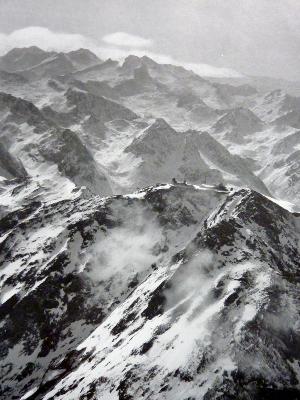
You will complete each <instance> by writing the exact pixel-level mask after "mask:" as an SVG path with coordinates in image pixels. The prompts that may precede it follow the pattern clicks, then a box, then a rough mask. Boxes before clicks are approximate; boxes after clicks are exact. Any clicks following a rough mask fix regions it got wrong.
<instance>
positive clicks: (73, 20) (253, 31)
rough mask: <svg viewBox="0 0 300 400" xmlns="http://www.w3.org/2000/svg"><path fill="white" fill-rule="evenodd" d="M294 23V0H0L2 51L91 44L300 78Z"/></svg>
mask: <svg viewBox="0 0 300 400" xmlns="http://www.w3.org/2000/svg"><path fill="white" fill-rule="evenodd" d="M299 21H300V1H299V0H151V1H149V0H0V53H1V54H3V53H4V52H6V51H7V50H9V49H10V48H12V47H22V46H29V45H31V44H32V45H37V46H40V47H42V48H51V49H57V50H68V49H75V48H78V47H88V48H90V49H91V50H94V51H96V52H97V53H98V54H99V55H100V56H102V57H112V58H122V57H124V56H125V55H126V54H129V53H133V54H137V55H143V54H148V55H149V56H152V57H153V58H156V59H157V60H158V61H161V62H174V63H177V64H182V65H184V66H187V67H189V66H190V67H191V69H194V70H197V67H199V68H200V70H201V68H202V69H203V68H204V69H205V68H207V71H209V68H210V66H214V67H218V69H215V72H216V75H218V74H220V75H222V74H223V75H230V74H233V75H234V74H235V72H234V71H239V72H240V73H242V74H248V75H265V76H272V77H281V78H286V79H290V80H300V78H299V73H300V24H299ZM203 64H204V66H203ZM206 64H208V65H206ZM220 68H221V69H220ZM211 71H213V69H212V70H211Z"/></svg>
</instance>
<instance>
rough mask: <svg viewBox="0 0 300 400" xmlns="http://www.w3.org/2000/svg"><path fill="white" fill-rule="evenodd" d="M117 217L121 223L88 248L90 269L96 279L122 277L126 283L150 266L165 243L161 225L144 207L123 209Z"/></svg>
mask: <svg viewBox="0 0 300 400" xmlns="http://www.w3.org/2000/svg"><path fill="white" fill-rule="evenodd" d="M118 218H121V219H122V225H121V226H119V227H115V228H113V229H111V230H109V231H108V233H107V234H106V235H105V237H101V238H99V240H97V241H96V243H95V245H94V246H93V248H92V249H90V251H89V260H88V263H87V265H88V267H87V271H88V274H89V275H90V276H91V277H92V278H93V280H94V281H95V282H97V281H107V280H108V279H110V278H111V277H112V276H119V278H120V279H121V282H123V283H126V282H127V279H128V278H129V277H133V276H135V275H136V274H140V273H143V272H144V271H146V270H147V269H148V268H150V266H151V264H153V263H154V262H156V261H157V258H158V255H159V253H160V251H159V249H160V248H161V246H163V245H164V238H163V236H162V232H161V229H160V227H159V226H158V225H157V224H156V222H155V220H154V219H153V217H152V216H151V215H149V214H148V213H146V212H145V211H144V210H143V209H141V208H139V207H133V208H132V210H130V211H128V215H125V213H124V212H123V211H122V210H121V214H120V215H119V216H118Z"/></svg>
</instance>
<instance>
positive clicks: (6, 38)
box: [0, 26, 241, 77]
mask: <svg viewBox="0 0 300 400" xmlns="http://www.w3.org/2000/svg"><path fill="white" fill-rule="evenodd" d="M29 46H37V47H40V48H41V49H43V50H46V51H62V52H68V51H72V50H76V49H79V48H86V49H89V50H91V51H92V52H94V53H95V54H96V55H97V56H98V57H100V58H101V59H107V58H112V59H115V60H118V61H120V62H121V61H123V60H124V59H125V58H126V57H127V56H128V55H129V54H133V55H136V56H138V57H142V56H144V55H147V56H148V57H150V58H152V59H153V60H155V61H156V62H158V63H161V64H173V65H177V66H182V67H184V68H186V69H189V70H192V71H193V72H195V73H196V74H198V75H200V76H204V77H240V76H241V74H240V73H238V72H237V71H235V70H233V69H229V68H218V67H214V66H212V65H208V64H203V63H187V62H184V61H183V60H177V59H175V58H173V57H171V56H169V55H166V54H161V53H156V52H155V51H151V50H149V48H151V47H154V43H153V41H152V40H150V39H146V38H143V37H140V36H135V35H131V34H129V33H126V32H114V33H111V34H108V35H105V36H103V37H102V39H101V41H95V40H93V39H91V38H89V37H86V36H83V35H80V34H73V33H65V32H53V31H51V30H50V29H48V28H43V27H36V26H32V27H27V28H23V29H18V30H16V31H13V32H12V33H10V34H4V33H1V32H0V55H3V54H5V53H7V52H8V51H9V50H11V49H13V48H15V47H29Z"/></svg>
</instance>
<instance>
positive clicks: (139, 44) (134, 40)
mask: <svg viewBox="0 0 300 400" xmlns="http://www.w3.org/2000/svg"><path fill="white" fill-rule="evenodd" d="M102 41H103V42H104V43H108V44H112V45H114V46H125V47H134V48H147V47H151V46H152V44H153V42H152V40H150V39H145V38H143V37H141V36H135V35H130V34H129V33H126V32H115V33H110V34H109V35H105V36H103V38H102Z"/></svg>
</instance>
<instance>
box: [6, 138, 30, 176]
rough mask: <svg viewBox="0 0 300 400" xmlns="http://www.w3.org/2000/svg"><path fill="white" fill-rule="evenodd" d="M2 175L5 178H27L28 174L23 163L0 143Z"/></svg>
mask: <svg viewBox="0 0 300 400" xmlns="http://www.w3.org/2000/svg"><path fill="white" fill-rule="evenodd" d="M0 175H1V176H4V177H5V178H25V177H26V176H27V172H26V170H25V168H24V166H23V165H22V163H21V162H20V161H19V160H18V159H16V158H15V157H13V156H12V155H11V154H10V153H9V152H8V151H7V149H6V148H5V147H4V145H3V144H2V143H0Z"/></svg>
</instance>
